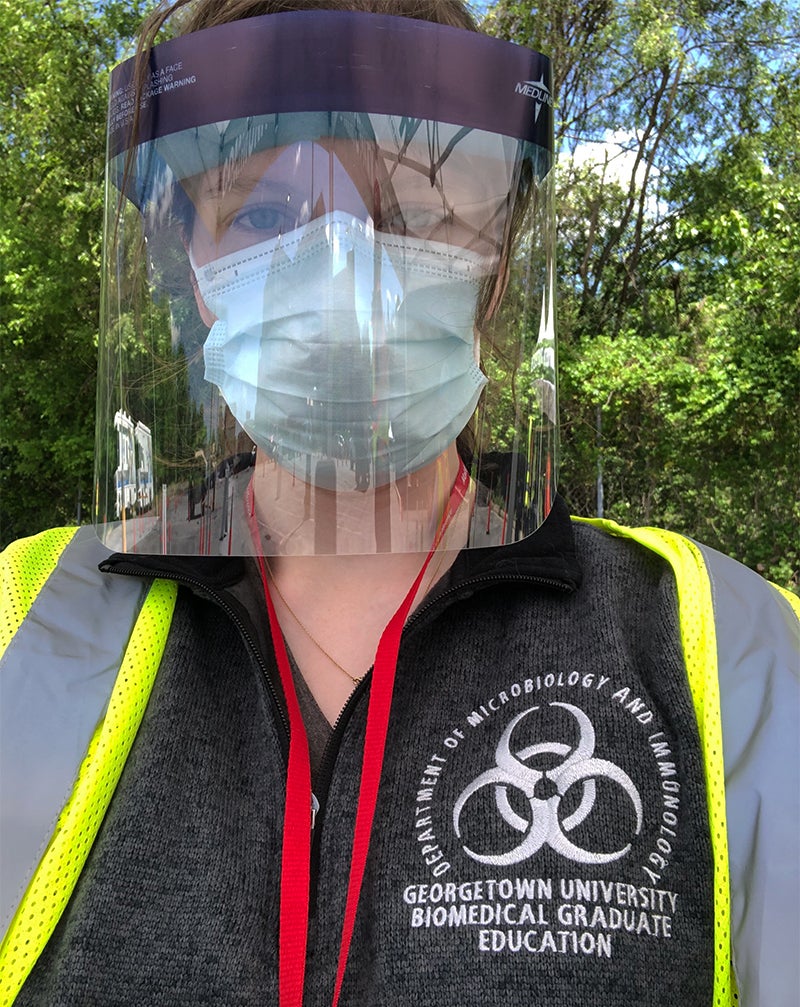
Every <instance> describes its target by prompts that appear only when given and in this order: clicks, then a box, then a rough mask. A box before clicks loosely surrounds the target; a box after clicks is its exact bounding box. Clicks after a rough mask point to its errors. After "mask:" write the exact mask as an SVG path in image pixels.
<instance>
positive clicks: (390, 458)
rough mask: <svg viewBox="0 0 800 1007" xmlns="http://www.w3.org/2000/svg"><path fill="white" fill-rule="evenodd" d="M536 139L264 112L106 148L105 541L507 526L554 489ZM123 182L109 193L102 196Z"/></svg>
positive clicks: (326, 538)
mask: <svg viewBox="0 0 800 1007" xmlns="http://www.w3.org/2000/svg"><path fill="white" fill-rule="evenodd" d="M549 168H550V162H549V155H548V154H547V153H546V152H545V151H544V150H543V149H542V148H539V147H538V146H536V145H534V144H532V143H529V142H523V141H517V140H514V139H511V138H509V137H505V136H500V135H498V134H493V133H488V132H485V131H480V130H476V129H468V128H462V127H459V126H455V125H447V124H442V123H437V122H431V121H426V120H420V119H409V118H403V117H400V116H390V115H375V114H370V115H366V114H360V113H319V114H316V113H283V114H280V115H270V116H262V117H256V118H248V119H243V120H232V121H229V122H225V123H217V124H211V125H209V126H203V127H199V128H194V129H190V130H186V131H184V132H182V133H177V134H172V135H169V136H166V137H162V138H159V139H157V140H153V141H150V142H148V143H145V144H142V145H141V146H140V147H139V148H138V149H137V150H135V151H134V152H133V153H132V154H131V155H126V154H120V155H118V156H117V157H116V158H115V159H114V160H113V161H112V162H111V163H110V164H109V169H108V170H109V178H108V184H107V230H106V275H105V284H104V313H103V325H102V343H101V357H100V359H101V373H100V391H99V409H98V453H97V456H98V473H97V520H98V525H99V530H100V532H101V535H102V536H103V538H104V539H105V541H106V542H107V544H109V545H110V546H112V547H113V548H115V549H121V550H123V551H138V552H144V553H151V554H152V553H176V554H194V555H219V554H222V555H243V554H252V553H262V554H265V555H281V554H287V555H309V554H315V553H322V554H337V553H339V554H365V553H374V552H389V551H395V552H407V551H413V552H425V551H427V549H428V548H429V547H430V545H431V542H432V541H433V538H434V535H435V532H436V528H437V525H438V523H439V521H440V518H441V515H442V513H443V511H444V509H445V507H446V504H447V500H448V498H449V495H450V491H451V488H452V486H453V483H454V481H455V479H456V475H457V472H458V469H459V466H460V465H461V464H464V465H465V466H466V468H467V470H468V472H469V474H470V476H471V486H470V492H469V494H468V498H467V499H466V500H465V501H464V504H463V505H462V507H461V508H460V511H459V520H458V521H457V522H454V523H453V527H452V530H451V531H450V532H448V537H452V536H453V535H454V534H455V535H457V536H458V542H455V541H453V542H452V543H448V547H452V548H456V547H463V546H473V547H481V546H487V545H498V544H503V543H507V542H512V541H515V540H517V539H519V538H521V537H523V536H524V535H526V534H529V533H530V532H532V531H533V530H535V528H536V527H537V526H538V524H539V523H540V522H541V521H542V520H543V519H544V517H546V515H547V512H548V510H549V508H550V505H551V502H552V498H553V494H554V492H555V463H556V395H555V332H554V317H553V315H554V313H553V291H552V287H551V284H552V278H553V245H554V234H553V213H552V194H551V192H550V185H551V181H550V172H549ZM120 192H125V193H127V196H120Z"/></svg>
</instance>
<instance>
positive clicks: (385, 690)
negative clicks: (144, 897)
mask: <svg viewBox="0 0 800 1007" xmlns="http://www.w3.org/2000/svg"><path fill="white" fill-rule="evenodd" d="M468 486H469V475H468V473H467V470H466V468H465V467H464V465H463V463H462V464H461V465H459V469H458V475H457V476H456V481H455V484H454V486H453V490H452V492H451V494H450V499H449V500H448V503H447V506H446V508H445V511H444V514H443V515H442V519H441V521H440V522H439V527H438V529H437V531H436V535H435V536H434V540H433V545H432V546H431V549H430V552H429V553H428V555H427V557H426V558H425V562H424V563H423V564H422V568H421V569H420V571H419V573H418V574H417V577H416V580H415V581H414V583H413V584H412V585H411V588H410V590H409V592H408V594H407V595H406V596H405V598H404V599H403V601H402V603H401V605H400V607H399V608H398V609H397V611H396V612H395V614H394V615H393V616H392V618H391V619H390V620H389V623H388V625H387V626H386V628H385V629H384V631H383V634H382V635H381V639H380V642H379V643H378V649H377V651H376V653H375V662H374V666H373V674H372V688H371V691H370V697H369V708H368V710H367V727H366V734H365V738H364V752H363V756H362V765H361V784H360V788H359V794H358V806H357V809H356V823H355V829H354V833H353V851H352V855H351V860H350V879H349V883H348V889H347V902H346V905H345V912H344V921H343V924H342V941H341V944H340V947H339V965H338V969H337V973H336V985H335V987H334V992H333V1007H337V1004H338V1002H339V995H340V993H341V989H342V981H343V979H344V971H345V967H346V965H347V958H348V955H349V953H350V942H351V940H352V937H353V928H354V926H355V919H356V910H357V909H358V899H359V895H360V894H361V885H362V882H363V879H364V870H365V868H366V864H367V853H368V852H369V842H370V835H371V832H372V821H373V818H374V816H375V806H376V804H377V801H378V788H379V786H380V779H381V770H382V768H383V753H384V749H385V746H386V735H387V733H388V730H389V711H390V708H391V705H392V692H393V690H394V678H395V672H396V670H397V654H398V651H399V650H400V637H401V635H402V632H403V626H404V625H405V622H406V619H407V618H408V613H409V611H410V610H411V605H412V604H413V601H414V598H415V596H416V594H417V591H418V590H419V586H420V584H421V583H422V579H423V577H424V576H425V571H426V570H427V569H428V565H429V564H430V561H431V559H432V558H433V554H434V553H435V552H436V550H437V548H438V547H439V545H440V544H441V541H442V538H443V536H444V533H445V531H446V530H447V527H448V525H449V524H450V522H451V521H452V519H453V517H454V515H455V513H456V511H457V510H458V509H459V507H460V506H461V503H462V501H463V500H464V497H465V496H466V492H467V488H468ZM257 558H258V565H259V569H260V571H261V581H262V584H263V585H264V597H265V598H266V602H267V612H268V613H269V624H270V629H271V631H272V639H273V642H274V646H275V657H276V659H277V662H278V670H279V672H280V677H281V684H282V686H283V691H284V695H285V697H286V707H287V712H288V715H289V767H288V771H287V776H286V804H285V807H284V817H283V848H282V857H281V903H280V932H279V940H278V993H279V1004H280V1007H302V1004H303V988H304V984H305V969H306V945H307V939H308V913H309V901H310V891H309V886H310V878H311V798H312V795H311V766H310V762H309V756H308V739H307V737H306V730H305V725H304V724H303V718H302V715H301V713H300V706H299V704H298V702H297V694H296V693H295V689H294V681H293V679H292V671H291V667H290V665H289V658H288V655H287V653H286V645H285V643H284V640H283V634H282V633H281V629H280V625H279V623H278V617H277V615H276V614H275V607H274V605H273V604H272V599H271V597H270V593H269V582H268V578H267V569H266V564H265V563H264V558H263V557H262V556H258V557H257Z"/></svg>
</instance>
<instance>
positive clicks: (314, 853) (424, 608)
mask: <svg viewBox="0 0 800 1007" xmlns="http://www.w3.org/2000/svg"><path fill="white" fill-rule="evenodd" d="M101 568H102V567H101ZM106 572H112V573H122V574H131V575H133V576H137V577H141V576H143V572H142V570H140V569H139V568H138V567H136V566H134V565H133V564H126V563H119V564H115V565H114V567H113V569H111V568H106ZM148 576H152V575H149V574H148ZM156 577H157V578H161V579H162V580H171V581H175V582H176V583H178V584H184V585H185V586H186V587H190V588H194V589H196V590H197V591H199V592H200V593H201V594H202V595H204V596H205V597H207V598H208V599H209V600H211V601H212V602H214V603H215V604H216V605H218V606H219V607H220V608H221V609H222V611H223V612H224V613H225V614H226V615H227V616H228V618H229V619H230V620H231V622H232V623H233V624H234V626H235V627H236V628H237V629H238V631H239V633H240V634H241V636H242V638H243V639H244V641H245V644H246V645H247V647H248V649H249V651H250V653H251V654H252V656H253V657H255V659H256V663H257V664H258V667H259V669H260V670H261V675H262V678H263V680H264V683H265V684H266V687H267V691H268V693H269V695H270V697H271V699H272V702H273V704H274V706H275V710H276V712H277V714H278V719H279V721H280V724H281V727H282V729H283V741H284V760H288V745H289V718H288V717H287V715H286V713H285V712H284V709H283V707H282V705H281V701H280V697H279V695H278V691H277V689H276V688H275V685H274V683H273V681H272V679H271V677H270V674H269V670H268V668H267V665H266V662H265V661H264V658H263V657H262V655H261V651H260V649H259V648H258V646H257V644H256V643H255V641H254V640H253V638H252V636H251V635H250V632H249V630H248V629H247V627H246V626H245V624H244V623H243V622H242V620H241V619H240V618H239V616H238V614H237V613H236V611H235V610H234V609H233V608H232V607H231V606H230V605H229V604H228V602H227V601H226V600H225V598H224V596H223V595H221V594H219V593H218V592H217V591H215V590H214V589H213V588H210V587H209V586H208V585H207V584H206V583H204V582H203V581H201V580H196V579H194V578H192V577H186V576H181V575H177V574H170V573H159V574H157V575H156ZM511 582H514V583H526V584H531V585H533V586H536V587H548V588H554V589H556V590H559V591H563V592H567V591H569V590H570V588H569V587H568V586H567V585H565V584H564V583H562V582H561V581H558V580H555V579H553V578H548V577H529V576H526V575H524V574H513V575H511V576H498V575H496V574H495V575H483V576H478V577H472V578H470V579H469V580H467V581H465V582H463V583H461V584H455V585H452V586H451V587H448V588H446V589H445V590H444V591H442V592H441V593H440V594H437V595H435V596H434V597H433V598H431V599H429V600H428V601H423V603H422V605H420V607H419V608H417V609H416V611H415V612H414V613H413V614H412V615H411V617H410V618H409V620H408V622H407V623H406V626H405V627H404V630H403V633H404V635H405V633H406V632H407V631H408V630H410V629H412V627H414V626H415V625H416V624H417V623H418V622H419V620H420V619H421V618H422V617H423V616H425V615H428V614H429V613H430V612H431V611H432V610H433V609H434V608H436V607H437V606H439V605H440V603H442V602H444V601H446V600H448V599H449V598H451V597H454V596H456V595H458V594H459V593H461V592H462V591H463V590H464V589H465V588H467V587H472V586H474V585H480V586H481V587H490V586H492V585H498V584H508V583H511ZM371 679H372V668H370V669H369V671H368V672H367V673H366V674H365V675H364V677H363V678H362V680H361V681H360V682H359V683H358V685H357V686H356V687H355V689H354V690H353V691H352V693H351V694H350V696H349V697H348V700H347V702H346V703H345V705H344V706H343V707H342V709H341V711H340V713H339V716H338V717H337V718H336V722H335V723H334V725H333V729H332V731H331V736H330V738H328V743H327V744H326V746H325V751H324V752H323V756H322V764H321V765H320V770H319V774H318V776H317V786H316V789H315V790H313V791H312V794H311V865H310V870H311V877H310V886H309V887H310V893H309V894H310V904H309V916H310V918H313V917H314V916H315V915H316V903H317V890H318V882H319V862H320V853H321V843H322V840H321V834H322V826H323V824H324V819H325V808H326V805H327V801H328V791H329V790H330V784H331V779H332V777H333V766H334V763H335V761H336V756H337V754H338V752H339V748H340V746H341V741H342V736H343V735H344V732H345V730H346V727H347V723H348V721H349V720H350V716H351V714H352V712H353V710H354V709H355V705H356V703H357V702H358V700H359V699H360V697H361V695H362V694H363V693H364V691H365V690H366V688H367V684H368V683H369V682H370V681H371Z"/></svg>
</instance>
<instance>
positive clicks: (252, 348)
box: [193, 213, 488, 481]
mask: <svg viewBox="0 0 800 1007" xmlns="http://www.w3.org/2000/svg"><path fill="white" fill-rule="evenodd" d="M193 266H194V270H195V275H196V278H197V284H198V290H199V292H200V295H201V296H202V298H203V300H204V302H205V304H206V307H207V308H208V309H209V311H211V312H212V313H213V314H214V315H215V316H216V317H217V319H218V320H217V321H216V322H215V324H214V325H213V327H212V329H211V331H210V332H209V335H208V338H207V340H206V343H205V347H204V354H205V377H206V379H207V380H208V381H210V382H212V383H213V384H215V385H216V386H217V387H218V388H219V390H220V392H221V393H222V395H223V397H224V399H225V401H226V402H227V404H228V406H229V407H230V409H231V412H232V413H233V415H234V416H235V417H236V419H237V420H238V421H239V423H240V424H241V425H242V427H243V428H244V429H245V431H246V432H247V433H248V434H249V435H250V437H251V438H252V439H253V440H254V441H255V442H256V443H257V444H258V445H260V446H261V447H268V448H270V450H275V449H277V456H278V458H279V459H280V458H281V457H284V458H291V457H293V456H294V455H296V454H298V453H300V454H303V453H307V452H310V453H320V454H331V453H332V446H333V445H335V444H336V443H342V442H345V443H346V442H348V441H349V442H350V443H354V442H356V443H359V444H361V445H362V446H364V447H365V449H370V450H371V451H377V452H379V453H381V454H382V456H383V457H384V459H385V460H386V461H387V462H388V464H384V465H382V466H380V467H377V468H376V475H377V476H378V478H379V479H380V478H381V477H382V478H383V480H384V481H387V480H389V479H391V478H396V477H398V476H402V475H405V474H407V473H409V472H413V471H415V470H417V469H419V468H422V467H423V466H424V465H427V464H428V463H429V462H431V461H433V460H434V459H435V458H437V457H438V456H439V455H440V454H441V453H442V452H443V451H444V450H445V449H446V448H447V447H448V446H449V445H450V444H452V443H453V442H454V441H455V439H456V437H457V436H458V434H459V433H460V432H461V431H462V430H463V429H464V427H465V426H466V425H467V423H468V421H469V419H470V417H471V416H472V413H473V412H474V410H475V407H476V405H477V403H478V399H479V398H480V394H481V391H482V389H483V387H484V386H485V384H486V383H487V379H486V377H485V376H484V375H483V373H482V372H481V370H480V368H479V366H478V362H477V358H478V344H477V336H476V334H475V307H476V303H477V298H478V290H479V285H480V281H481V279H482V278H483V277H484V276H485V275H486V273H487V270H488V264H487V261H486V260H485V259H484V258H483V257H482V256H480V255H478V254H477V253H475V252H470V251H467V250H465V249H460V248H456V247H454V246H452V245H446V244H443V243H437V242H432V241H420V240H419V239H411V238H406V237H398V236H395V235H386V234H379V233H377V232H375V231H374V229H373V228H372V226H371V224H369V223H364V222H362V221H359V220H357V219H355V218H353V217H351V216H350V215H347V214H343V213H331V214H327V215H325V216H323V217H320V218H317V219H315V220H314V221H312V222H311V223H309V224H307V225H305V226H303V227H300V228H297V229H296V230H294V231H292V232H290V233H289V235H288V236H281V237H277V238H273V239H270V240H269V241H264V242H262V243H260V244H257V245H251V246H249V247H247V248H243V249H241V250H238V251H236V252H232V253H230V254H228V255H226V256H225V257H223V258H220V259H215V260H213V261H211V262H209V263H207V264H206V265H202V266H198V265H195V264H194V263H193Z"/></svg>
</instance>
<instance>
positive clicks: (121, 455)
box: [114, 410, 153, 517]
mask: <svg viewBox="0 0 800 1007" xmlns="http://www.w3.org/2000/svg"><path fill="white" fill-rule="evenodd" d="M114 428H115V429H116V431H117V470H116V472H115V473H114V482H115V487H116V494H117V498H116V506H115V509H116V514H117V517H120V516H121V515H122V514H123V512H124V513H130V512H133V511H134V510H137V509H138V510H139V511H143V510H147V509H148V508H149V507H150V506H151V505H152V503H153V437H152V434H151V433H150V429H149V427H146V426H145V425H144V423H137V424H136V425H135V426H134V422H133V420H132V419H131V418H130V416H128V414H127V413H124V412H122V410H117V413H116V415H115V416H114Z"/></svg>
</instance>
